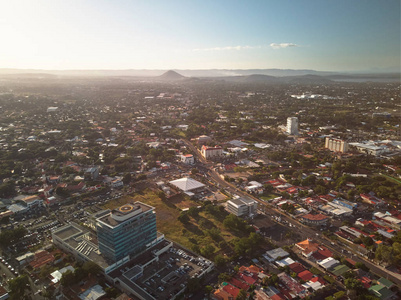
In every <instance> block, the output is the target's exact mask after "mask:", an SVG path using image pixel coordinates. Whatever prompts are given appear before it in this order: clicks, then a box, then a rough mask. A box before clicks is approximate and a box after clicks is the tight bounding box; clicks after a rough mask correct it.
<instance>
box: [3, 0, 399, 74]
mask: <svg viewBox="0 0 401 300" xmlns="http://www.w3.org/2000/svg"><path fill="white" fill-rule="evenodd" d="M400 31H401V29H400V2H399V1H397V0H389V1H352V2H349V1H343V0H341V1H333V2H329V1H325V2H323V1H316V0H305V1H280V2H276V1H252V2H250V3H246V2H241V1H228V0H227V1H217V2H216V1H191V2H186V1H178V0H175V1H168V2H166V1H153V2H152V3H148V2H147V1H135V2H133V1H126V0H118V1H104V0H100V1H93V0H88V1H68V2H64V1H57V0H56V1H49V0H38V1H35V2H34V1H28V0H16V1H12V2H7V1H2V2H1V3H0V34H1V36H2V37H3V41H7V42H5V43H3V45H2V47H0V68H16V69H46V70H77V69H79V70H107V69H111V70H126V69H147V70H149V69H162V70H168V69H270V68H275V69H313V70H317V71H338V72H351V71H353V72H358V71H372V72H376V71H379V72H383V71H388V72H395V71H398V72H399V71H400V52H401V51H400V47H401V46H400V44H401V42H400V36H401V34H400Z"/></svg>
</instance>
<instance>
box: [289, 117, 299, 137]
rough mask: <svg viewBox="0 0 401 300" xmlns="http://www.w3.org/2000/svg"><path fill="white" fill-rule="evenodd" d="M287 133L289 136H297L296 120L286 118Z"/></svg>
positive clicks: (294, 118) (295, 118)
mask: <svg viewBox="0 0 401 300" xmlns="http://www.w3.org/2000/svg"><path fill="white" fill-rule="evenodd" d="M287 133H288V134H291V135H298V118H297V117H289V118H287Z"/></svg>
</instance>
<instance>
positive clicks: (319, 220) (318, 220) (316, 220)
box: [300, 214, 329, 225]
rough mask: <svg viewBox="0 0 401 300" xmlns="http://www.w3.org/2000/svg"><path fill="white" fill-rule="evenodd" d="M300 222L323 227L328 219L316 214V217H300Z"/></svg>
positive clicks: (308, 215) (309, 215) (307, 215)
mask: <svg viewBox="0 0 401 300" xmlns="http://www.w3.org/2000/svg"><path fill="white" fill-rule="evenodd" d="M300 220H301V222H302V223H305V224H309V225H325V224H326V223H327V221H328V220H329V217H327V216H325V215H322V214H317V215H312V214H306V215H303V216H301V217H300Z"/></svg>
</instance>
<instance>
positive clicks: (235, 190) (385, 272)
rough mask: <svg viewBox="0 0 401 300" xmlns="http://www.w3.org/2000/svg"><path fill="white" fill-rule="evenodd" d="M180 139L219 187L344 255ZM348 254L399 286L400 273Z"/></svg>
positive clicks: (190, 144)
mask: <svg viewBox="0 0 401 300" xmlns="http://www.w3.org/2000/svg"><path fill="white" fill-rule="evenodd" d="M182 141H183V142H184V144H185V145H186V146H187V147H188V148H189V149H190V150H191V151H192V152H193V153H195V155H196V157H197V158H198V160H199V161H201V162H202V163H204V164H205V167H207V168H208V169H209V172H208V174H209V176H210V177H211V179H212V180H213V181H214V182H215V183H218V184H219V185H220V187H221V188H225V189H226V190H227V191H229V192H230V193H231V194H236V195H238V196H240V197H247V198H252V199H254V200H256V201H258V202H259V203H260V204H261V205H262V206H263V207H264V209H261V210H264V211H267V212H269V213H271V214H274V215H279V216H281V219H282V220H284V221H286V222H287V223H285V222H283V223H282V225H284V226H289V225H288V224H291V225H292V227H291V229H293V230H294V231H296V232H297V233H298V234H300V236H301V237H302V238H304V239H306V238H313V239H315V240H316V241H318V242H319V243H321V244H323V245H325V246H326V247H327V248H329V249H330V251H332V252H333V253H335V254H338V255H344V254H343V253H342V252H341V249H342V248H343V247H342V246H340V245H338V244H337V243H336V242H335V244H334V246H333V245H332V244H331V243H332V241H329V240H327V239H326V238H325V237H323V236H322V234H321V233H320V232H319V231H317V230H315V229H313V228H311V227H308V226H305V225H304V224H302V223H300V222H298V221H297V220H294V219H293V218H291V217H290V216H287V215H286V214H283V213H282V212H280V211H279V210H277V209H275V208H274V207H272V206H270V205H268V204H267V203H266V202H264V201H263V200H261V199H259V198H257V197H254V196H253V195H250V194H248V193H245V192H243V191H241V190H239V189H238V188H237V187H236V186H234V185H233V184H231V183H229V182H227V181H225V180H224V179H222V178H221V177H220V175H219V174H218V173H217V172H216V171H215V170H214V169H213V164H212V163H211V162H208V161H206V159H205V158H204V157H203V156H202V155H201V153H200V152H199V150H198V149H197V148H196V147H195V146H194V145H192V143H191V142H189V141H188V140H184V139H183V140H182ZM347 251H348V250H347ZM348 254H349V255H350V258H352V259H353V260H354V261H356V262H362V263H364V264H365V265H366V266H367V267H368V268H370V269H371V270H372V271H373V273H376V274H377V275H379V276H383V277H385V278H387V279H389V280H391V281H393V282H394V283H396V284H397V285H399V286H401V275H400V274H398V273H394V272H391V271H389V270H387V269H385V268H384V267H381V266H378V265H376V264H374V263H372V262H371V261H369V260H367V259H365V258H363V257H360V256H358V255H356V254H355V253H352V252H351V253H348Z"/></svg>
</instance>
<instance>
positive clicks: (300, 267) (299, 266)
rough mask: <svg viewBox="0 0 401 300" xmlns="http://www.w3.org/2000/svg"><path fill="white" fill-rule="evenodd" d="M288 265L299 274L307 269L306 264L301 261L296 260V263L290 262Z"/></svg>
mask: <svg viewBox="0 0 401 300" xmlns="http://www.w3.org/2000/svg"><path fill="white" fill-rule="evenodd" d="M288 267H289V268H290V269H291V271H293V272H295V273H297V274H299V273H301V272H303V271H305V270H306V269H305V267H304V265H303V264H301V263H299V262H294V263H292V264H290V265H289V266H288Z"/></svg>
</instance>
